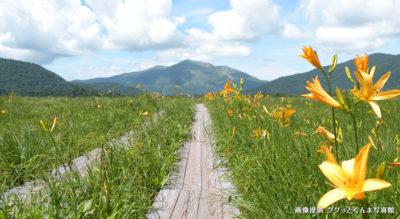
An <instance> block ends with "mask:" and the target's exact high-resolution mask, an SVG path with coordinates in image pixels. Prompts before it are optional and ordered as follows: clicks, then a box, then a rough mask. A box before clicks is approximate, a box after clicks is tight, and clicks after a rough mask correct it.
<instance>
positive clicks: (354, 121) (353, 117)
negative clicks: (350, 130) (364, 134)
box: [350, 112, 358, 154]
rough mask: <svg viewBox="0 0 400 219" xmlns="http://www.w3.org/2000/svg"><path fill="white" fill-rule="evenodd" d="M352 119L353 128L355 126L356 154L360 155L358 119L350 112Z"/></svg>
mask: <svg viewBox="0 0 400 219" xmlns="http://www.w3.org/2000/svg"><path fill="white" fill-rule="evenodd" d="M350 115H351V118H352V119H353V126H354V136H355V138H356V154H357V153H358V137H357V123H356V117H355V116H354V114H353V113H352V112H350Z"/></svg>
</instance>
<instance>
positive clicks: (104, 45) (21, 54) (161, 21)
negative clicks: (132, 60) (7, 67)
mask: <svg viewBox="0 0 400 219" xmlns="http://www.w3.org/2000/svg"><path fill="white" fill-rule="evenodd" d="M86 5H87V6H85V5H82V4H81V0H57V1H53V0H20V1H14V0H2V1H1V2H0V14H1V19H0V33H1V34H0V56H1V57H8V58H15V59H20V60H25V61H33V62H37V63H40V64H46V63H50V62H52V61H53V60H54V59H55V58H56V57H61V56H76V55H84V54H90V53H91V52H94V51H97V50H100V49H111V50H125V51H138V50H148V49H162V48H170V47H176V46H179V45H180V44H181V42H182V41H183V40H182V39H181V38H182V36H181V34H180V33H179V32H178V31H177V26H178V25H179V24H181V23H183V22H185V18H184V17H172V16H170V11H171V7H172V3H171V0H125V1H123V0H87V1H86Z"/></svg>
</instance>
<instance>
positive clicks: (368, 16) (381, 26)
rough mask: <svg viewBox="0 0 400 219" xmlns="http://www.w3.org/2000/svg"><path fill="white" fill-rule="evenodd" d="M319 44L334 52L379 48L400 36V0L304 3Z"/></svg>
mask: <svg viewBox="0 0 400 219" xmlns="http://www.w3.org/2000/svg"><path fill="white" fill-rule="evenodd" d="M300 5H301V6H300V8H299V11H300V12H302V13H303V15H304V16H305V18H306V20H307V21H308V22H309V25H310V26H311V27H315V42H317V43H319V44H320V45H321V46H323V47H325V48H327V49H330V50H338V51H340V50H342V51H346V50H347V51H351V50H358V49H364V50H369V49H376V48H379V47H381V46H383V45H384V44H385V43H386V42H387V40H388V38H390V37H393V36H400V28H399V27H400V16H398V14H399V13H400V0H379V1H375V0H352V1H348V0H337V1H324V0H303V1H301V4H300Z"/></svg>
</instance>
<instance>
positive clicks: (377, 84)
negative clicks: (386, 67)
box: [374, 72, 390, 92]
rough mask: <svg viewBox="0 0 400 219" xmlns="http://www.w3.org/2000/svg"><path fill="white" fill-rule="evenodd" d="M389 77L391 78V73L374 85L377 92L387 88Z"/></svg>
mask: <svg viewBox="0 0 400 219" xmlns="http://www.w3.org/2000/svg"><path fill="white" fill-rule="evenodd" d="M389 77H390V72H388V73H386V74H385V75H384V76H382V77H381V78H380V79H379V80H378V81H377V82H376V83H375V85H374V90H375V92H379V91H380V90H381V89H382V87H383V86H385V84H386V82H387V80H388V79H389Z"/></svg>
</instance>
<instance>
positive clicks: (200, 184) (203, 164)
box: [147, 104, 240, 219]
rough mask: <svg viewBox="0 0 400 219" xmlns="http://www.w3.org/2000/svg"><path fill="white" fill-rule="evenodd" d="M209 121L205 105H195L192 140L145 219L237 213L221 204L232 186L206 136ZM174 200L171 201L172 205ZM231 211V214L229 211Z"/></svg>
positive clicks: (217, 215) (211, 216) (206, 216)
mask: <svg viewBox="0 0 400 219" xmlns="http://www.w3.org/2000/svg"><path fill="white" fill-rule="evenodd" d="M210 124H211V119H210V115H209V113H208V110H207V108H206V107H205V106H204V105H202V104H198V105H196V114H195V121H194V123H193V128H192V131H191V134H192V139H191V140H190V141H188V142H186V143H185V144H184V146H183V148H182V149H180V150H179V153H180V155H181V157H182V159H181V160H180V162H179V165H178V166H179V168H177V171H178V172H175V173H173V174H172V175H171V177H170V179H171V180H172V181H171V182H169V183H168V184H167V185H166V186H165V187H164V188H163V190H161V191H160V193H159V194H158V196H157V198H156V200H155V201H154V203H153V207H154V208H155V209H156V211H150V212H149V213H148V214H147V216H148V218H190V219H192V218H231V217H233V216H235V215H240V212H239V211H237V209H235V208H233V207H232V206H230V205H224V204H223V200H224V199H227V198H226V197H224V195H225V194H229V193H233V192H234V186H233V184H232V183H230V182H229V181H228V180H227V179H226V178H224V177H223V175H225V174H226V170H225V169H223V168H221V167H219V166H218V165H219V163H220V162H221V161H220V160H218V159H216V158H215V157H214V154H213V149H212V145H213V141H212V139H211V137H210V136H209V133H210V132H209V130H207V129H209V128H210ZM173 203H174V204H173ZM232 212H233V214H231V213H232Z"/></svg>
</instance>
